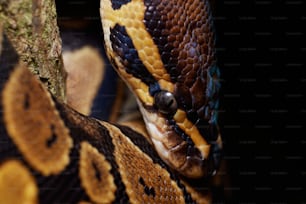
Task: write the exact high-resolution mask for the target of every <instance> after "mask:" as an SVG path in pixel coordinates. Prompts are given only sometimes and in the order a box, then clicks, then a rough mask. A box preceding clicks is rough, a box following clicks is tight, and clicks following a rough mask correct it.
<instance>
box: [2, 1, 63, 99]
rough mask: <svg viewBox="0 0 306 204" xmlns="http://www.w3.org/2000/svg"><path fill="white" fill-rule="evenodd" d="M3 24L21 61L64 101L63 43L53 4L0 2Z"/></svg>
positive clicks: (52, 2) (44, 2) (43, 2)
mask: <svg viewBox="0 0 306 204" xmlns="http://www.w3.org/2000/svg"><path fill="white" fill-rule="evenodd" d="M0 22H2V23H3V27H4V28H3V29H4V32H5V33H6V35H7V36H8V38H9V39H10V41H11V42H12V44H13V46H14V47H15V49H16V50H17V52H18V54H19V55H20V58H21V60H23V61H24V62H26V63H27V64H28V67H29V69H30V70H31V71H32V72H33V73H34V74H36V75H37V76H38V77H39V78H40V79H41V81H42V82H43V83H44V84H45V85H46V86H47V88H48V89H49V90H50V91H51V93H52V94H53V95H54V96H55V97H57V98H58V99H60V100H65V78H66V73H65V71H64V67H63V60H62V49H61V39H60V35H59V29H58V26H57V15H56V8H55V2H54V0H0Z"/></svg>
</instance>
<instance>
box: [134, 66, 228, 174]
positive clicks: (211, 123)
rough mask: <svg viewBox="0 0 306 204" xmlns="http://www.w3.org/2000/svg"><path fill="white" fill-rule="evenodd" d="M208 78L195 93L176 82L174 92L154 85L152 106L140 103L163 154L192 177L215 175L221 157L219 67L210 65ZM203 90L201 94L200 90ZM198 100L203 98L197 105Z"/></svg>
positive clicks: (172, 164)
mask: <svg viewBox="0 0 306 204" xmlns="http://www.w3.org/2000/svg"><path fill="white" fill-rule="evenodd" d="M205 79H206V80H205V82H206V84H202V83H201V88H197V92H196V93H193V88H191V89H188V91H186V92H184V89H183V88H182V87H183V85H177V86H176V87H175V88H174V90H173V92H169V91H165V90H161V89H160V87H159V85H158V84H153V85H152V86H151V87H150V88H149V92H150V94H151V95H152V97H153V99H154V102H153V105H152V106H145V105H144V103H142V102H139V106H140V107H141V108H140V110H141V112H142V114H143V116H144V120H145V123H146V125H147V130H148V132H149V134H150V135H151V140H152V142H153V144H154V146H155V148H156V150H157V152H158V153H159V155H160V157H161V158H162V159H163V160H164V161H165V162H166V163H167V164H168V165H169V166H171V167H172V168H173V169H175V170H177V171H178V172H179V173H181V174H182V175H184V176H186V177H189V178H199V177H207V176H211V175H214V174H215V173H216V169H218V166H219V163H220V159H221V151H222V141H221V136H220V132H219V128H218V125H217V115H218V97H217V94H218V91H219V87H220V84H219V80H218V79H219V70H218V67H216V66H212V67H211V68H209V69H208V72H207V76H206V78H205ZM197 83H199V82H196V83H195V84H194V86H197ZM204 87H206V89H203V88H204ZM186 89H187V88H186ZM195 89H196V88H195ZM200 90H202V94H201V93H198V91H200ZM192 94H194V95H192ZM197 95H198V96H197ZM196 97H198V98H197V99H196ZM196 100H203V101H202V103H199V104H198V105H197V104H195V102H196ZM188 102H189V103H188Z"/></svg>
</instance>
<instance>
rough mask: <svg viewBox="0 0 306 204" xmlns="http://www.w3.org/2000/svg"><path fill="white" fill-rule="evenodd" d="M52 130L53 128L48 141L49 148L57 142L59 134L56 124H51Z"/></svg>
mask: <svg viewBox="0 0 306 204" xmlns="http://www.w3.org/2000/svg"><path fill="white" fill-rule="evenodd" d="M50 130H51V137H49V138H48V140H47V141H46V146H47V147H48V148H51V147H52V145H53V144H54V143H55V142H56V140H57V135H56V133H55V126H54V125H53V124H52V125H50Z"/></svg>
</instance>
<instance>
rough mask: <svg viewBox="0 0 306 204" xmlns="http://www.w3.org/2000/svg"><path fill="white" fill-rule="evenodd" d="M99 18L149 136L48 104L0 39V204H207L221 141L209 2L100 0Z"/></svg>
mask: <svg viewBox="0 0 306 204" xmlns="http://www.w3.org/2000/svg"><path fill="white" fill-rule="evenodd" d="M100 12H101V20H102V28H103V32H104V42H105V50H106V53H107V55H108V58H109V59H110V61H111V63H112V65H113V66H114V68H115V70H116V71H117V72H118V74H119V75H120V76H121V78H122V79H123V80H124V81H125V82H126V84H127V85H128V87H129V88H130V89H131V90H132V92H133V94H134V95H135V97H136V100H137V103H138V105H139V109H140V111H141V113H142V115H143V119H144V121H145V124H146V127H147V131H148V135H149V137H145V136H144V135H142V134H141V133H139V132H137V131H135V130H133V129H132V128H130V127H127V126H123V125H119V124H114V123H110V122H107V121H100V120H98V119H95V118H93V117H90V116H85V115H83V114H81V113H79V112H77V111H76V110H74V109H73V108H71V107H70V106H69V105H67V104H65V103H64V102H61V101H59V100H57V99H56V98H55V97H54V96H53V95H52V94H51V93H50V92H49V91H48V90H47V89H46V88H45V87H44V85H43V84H42V83H41V82H40V81H39V80H38V79H37V78H36V77H35V76H34V75H33V74H32V73H31V72H30V71H29V69H28V68H27V65H25V64H24V63H23V62H21V61H20V60H19V56H18V54H17V53H16V51H15V50H14V48H13V46H12V45H11V44H10V42H9V40H8V39H7V37H6V36H5V34H4V35H2V34H1V37H0V40H1V41H2V42H1V46H0V48H1V49H0V52H1V53H0V68H1V83H0V90H1V104H0V110H1V111H0V141H1V144H0V203H210V202H211V195H210V192H209V190H208V188H209V187H208V186H209V182H208V180H207V179H209V178H210V176H212V175H214V174H215V173H216V170H217V168H218V165H219V163H220V159H221V151H222V140H221V134H220V130H219V127H218V124H217V114H218V111H217V110H218V95H219V89H220V83H219V77H220V73H219V69H218V66H217V64H216V57H215V45H214V44H215V34H214V30H213V29H214V27H213V20H212V15H211V11H210V7H209V2H208V1H206V0H193V1H191V0H190V1H188V0H187V1H186V0H178V1H174V0H120V1H118V0H102V1H101V6H100ZM12 53H13V54H12ZM3 59H5V60H3ZM3 62H4V63H3Z"/></svg>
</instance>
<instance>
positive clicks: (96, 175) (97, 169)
mask: <svg viewBox="0 0 306 204" xmlns="http://www.w3.org/2000/svg"><path fill="white" fill-rule="evenodd" d="M91 165H92V167H93V168H94V171H95V177H96V179H97V180H98V181H100V182H101V181H102V175H101V172H100V170H99V168H98V166H97V164H96V163H95V162H92V163H91Z"/></svg>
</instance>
